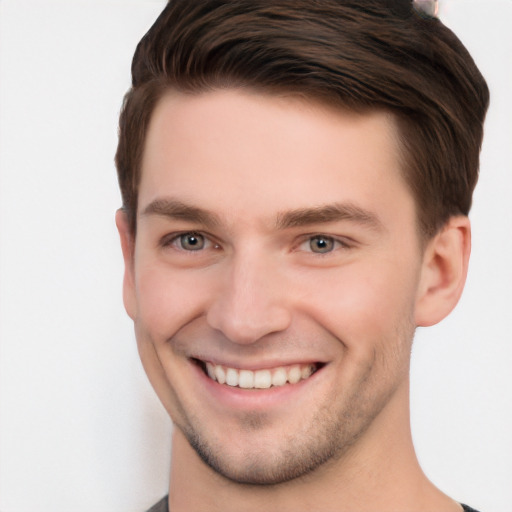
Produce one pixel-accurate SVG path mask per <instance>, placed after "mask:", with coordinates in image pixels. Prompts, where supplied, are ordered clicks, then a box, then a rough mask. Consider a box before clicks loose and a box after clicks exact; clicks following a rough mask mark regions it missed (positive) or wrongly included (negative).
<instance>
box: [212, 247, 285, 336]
mask: <svg viewBox="0 0 512 512" xmlns="http://www.w3.org/2000/svg"><path fill="white" fill-rule="evenodd" d="M225 270H226V272H225V274H224V275H223V277H222V278H221V282H220V283H219V288H218V293H217V295H216V296H215V297H214V299H213V302H212V303H211V304H210V307H209V309H208V312H207V321H208V323H209V325H210V326H211V327H213V328H214V329H216V330H218V331H221V332H222V333H223V335H224V336H226V337H227V338H228V339H229V340H230V341H232V342H234V343H238V344H250V343H254V342H256V341H258V340H259V339H261V338H263V337H264V336H266V335H268V334H272V333H276V332H280V331H284V330H285V329H286V328H287V327H288V326H289V325H290V323H291V317H292V315H291V311H290V307H289V306H290V304H289V301H287V298H286V286H285V283H284V282H283V281H284V278H283V276H282V275H280V273H279V269H278V268H277V265H276V262H275V261H272V260H271V258H265V257H258V256H257V255H255V254H250V255H246V256H245V257H244V256H242V255H238V256H237V257H233V261H231V263H230V264H229V266H228V268H227V269H225Z"/></svg>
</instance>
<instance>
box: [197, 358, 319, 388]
mask: <svg viewBox="0 0 512 512" xmlns="http://www.w3.org/2000/svg"><path fill="white" fill-rule="evenodd" d="M206 371H207V373H208V376H209V377H210V378H211V379H213V380H215V381H217V382H218V383H219V384H227V385H228V386H235V387H236V386H238V387H240V388H244V389H254V388H257V389H268V388H270V387H271V386H284V385H285V384H286V383H287V382H289V383H290V384H296V383H297V382H299V381H300V380H302V379H307V378H308V377H310V376H311V374H312V373H313V372H314V371H315V366H314V365H312V364H304V365H298V364H296V365H292V366H287V367H284V366H280V367H279V368H273V369H271V370H256V371H252V370H238V369H236V368H228V367H226V366H221V365H218V364H212V363H206Z"/></svg>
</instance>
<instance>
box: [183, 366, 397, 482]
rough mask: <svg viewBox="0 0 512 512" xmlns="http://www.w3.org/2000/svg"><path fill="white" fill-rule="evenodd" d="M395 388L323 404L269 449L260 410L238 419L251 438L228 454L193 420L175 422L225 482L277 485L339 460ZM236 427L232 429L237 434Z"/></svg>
mask: <svg viewBox="0 0 512 512" xmlns="http://www.w3.org/2000/svg"><path fill="white" fill-rule="evenodd" d="M371 373H372V367H368V369H367V372H366V373H365V374H364V375H363V376H362V378H361V380H360V382H359V385H360V386H358V387H359V388H361V387H362V388H363V389H364V388H365V385H366V383H367V382H368V381H369V379H370V378H371ZM395 390H396V388H391V389H389V390H388V392H387V393H385V394H381V395H380V396H378V397H377V398H376V397H375V396H368V395H367V394H365V393H364V392H362V393H360V392H359V391H358V392H357V393H354V394H353V395H352V396H351V397H350V399H349V400H348V401H347V402H346V407H344V408H343V409H342V410H333V408H332V407H331V404H330V403H329V404H327V403H326V404H324V405H323V406H322V407H321V408H320V409H319V410H318V411H317V412H316V414H315V415H314V417H313V418H310V420H309V424H308V425H307V426H304V427H302V428H301V429H299V430H298V431H297V430H294V429H293V428H292V429H291V431H290V432H289V433H288V434H286V433H283V432H282V430H280V431H279V434H277V433H276V436H279V442H277V443H274V444H273V447H272V448H269V447H266V446H264V445H263V444H262V445H259V444H258V439H259V438H260V435H261V434H262V432H264V431H265V427H267V426H270V423H271V421H272V420H270V419H268V418H266V417H265V416H264V415H261V414H247V415H245V416H244V418H243V419H242V420H241V421H240V422H239V429H240V432H241V433H242V437H246V438H247V437H248V436H252V437H253V438H254V442H253V443H252V444H251V446H250V447H248V448H247V450H245V452H244V454H243V456H240V457H237V458H233V457H232V456H230V455H229V454H228V453H226V451H225V448H224V447H223V445H222V443H221V442H219V441H218V440H217V439H215V438H213V437H212V436H211V435H208V434H206V435H205V434H204V433H203V432H202V431H201V430H200V429H198V428H193V427H192V425H198V423H197V422H190V421H187V422H185V425H184V426H180V425H177V427H178V428H180V430H181V431H182V432H183V434H184V435H185V437H186V439H187V440H188V442H189V444H190V445H191V446H192V448H193V449H194V450H195V451H196V453H197V454H198V456H199V457H200V458H201V460H202V461H203V462H204V463H205V464H206V465H207V466H209V467H210V468H211V469H213V470H214V471H215V472H216V473H217V474H219V475H221V476H223V477H224V478H226V479H227V480H229V481H232V482H234V483H237V484H245V485H257V486H260V485H267V486H268V485H270V486H271V485H278V484H284V483H286V482H290V481H292V480H295V479H300V478H308V477H309V476H312V475H313V474H315V472H317V470H319V469H320V468H321V469H326V470H327V469H328V468H329V466H330V465H334V464H336V463H337V462H338V461H339V460H340V459H342V458H344V457H346V456H347V452H349V451H350V450H351V448H352V447H353V446H354V445H355V444H356V443H357V441H358V439H359V438H360V437H361V436H363V434H364V433H365V432H366V431H367V429H368V428H369V426H370V425H371V424H372V422H373V421H374V419H375V418H376V417H377V416H378V414H379V413H380V412H381V411H382V409H383V408H384V407H385V405H386V404H387V403H388V401H389V400H390V397H391V395H392V394H393V393H394V392H395ZM237 434H238V432H233V433H232V435H233V436H237Z"/></svg>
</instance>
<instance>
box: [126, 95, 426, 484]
mask: <svg viewBox="0 0 512 512" xmlns="http://www.w3.org/2000/svg"><path fill="white" fill-rule="evenodd" d="M395 136H396V134H395V128H394V124H393V121H392V119H391V118H390V117H389V116H387V115H386V114H384V113H372V114H365V115H359V114H354V113H347V112H342V111H339V110H331V109H328V108H325V107H322V106H319V105H316V104H313V103H308V102H305V101H301V100H299V99H294V98H278V97H269V96H262V95H257V94H250V93H241V92H236V91H218V92H209V93H204V94H200V95H181V94H178V93H173V94H170V95H169V96H167V97H166V98H164V99H163V100H162V101H161V103H160V104H159V105H158V107H157V108H156V110H155V113H154V116H153V119H152V122H151V125H150V129H149V133H148V136H147V144H146V147H145V154H144V158H143V162H142V180H141V183H140V191H139V211H138V213H137V235H136V240H135V246H134V250H133V257H132V260H131V262H129V264H128V268H127V276H126V281H125V304H126V307H127V310H128V313H129V314H130V316H131V317H132V318H133V320H134V322H135V328H136V336H137V342H138V345H139V351H140V354H141V358H142V361H143V364H144V367H145V369H146V371H147V373H148V375H149V378H150V380H151V382H152V384H153V386H154V387H155V389H156V391H157V393H158V395H159V397H160V399H161V400H162V402H163V404H164V405H165V407H166V408H167V410H168V411H169V413H170V414H171V416H172V419H173V421H174V423H175V425H176V426H177V428H179V429H180V430H181V431H182V432H183V434H184V435H185V436H186V437H187V439H188V441H189V442H190V444H191V445H192V446H193V447H194V448H195V449H196V451H197V452H198V453H199V454H200V456H201V457H202V458H203V460H205V461H206V462H207V463H208V464H209V465H210V466H211V467H213V468H214V469H215V470H216V471H218V472H219V473H221V474H223V475H224V476H226V477H228V478H230V479H233V480H235V481H239V482H248V483H251V482H252V483H278V482H282V481H286V480H289V479H291V478H294V477H297V476H300V475H304V474H307V473H309V472H311V471H312V470H313V469H315V468H317V467H319V466H320V465H322V464H323V463H326V462H329V461H330V462H336V461H339V460H340V456H342V455H343V454H345V453H346V452H347V450H348V449H349V447H353V446H358V445H361V444H362V443H364V442H365V440H368V439H370V438H371V437H372V436H373V437H374V438H375V436H377V435H379V432H385V431H386V428H391V427H390V425H391V424H392V423H393V422H394V421H399V420H398V418H403V417H404V410H405V409H406V407H407V405H406V403H407V380H408V379H407V375H408V367H409V355H410V347H411V340H412V336H413V332H414V328H415V321H414V315H415V304H416V300H417V294H418V283H419V278H420V273H421V268H422V251H421V244H420V241H419V238H418V234H417V224H416V217H415V207H414V201H413V198H412V196H411V194H410V192H409V190H408V188H407V187H406V185H405V183H404V181H403V179H402V178H401V176H400V170H399V164H398V162H399V155H398V153H397V151H398V150H397V144H396V139H395ZM208 373H210V374H211V375H210V376H208ZM212 376H214V378H212ZM225 379H227V381H228V382H227V383H226V382H224V381H225ZM286 381H288V382H286ZM290 381H291V382H290Z"/></svg>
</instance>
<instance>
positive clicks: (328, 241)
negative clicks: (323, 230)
mask: <svg viewBox="0 0 512 512" xmlns="http://www.w3.org/2000/svg"><path fill="white" fill-rule="evenodd" d="M309 245H310V247H311V250H312V251H313V252H320V253H325V252H330V251H332V249H333V247H334V240H333V239H332V238H327V237H323V236H315V237H314V238H312V239H311V241H310V242H309Z"/></svg>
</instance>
